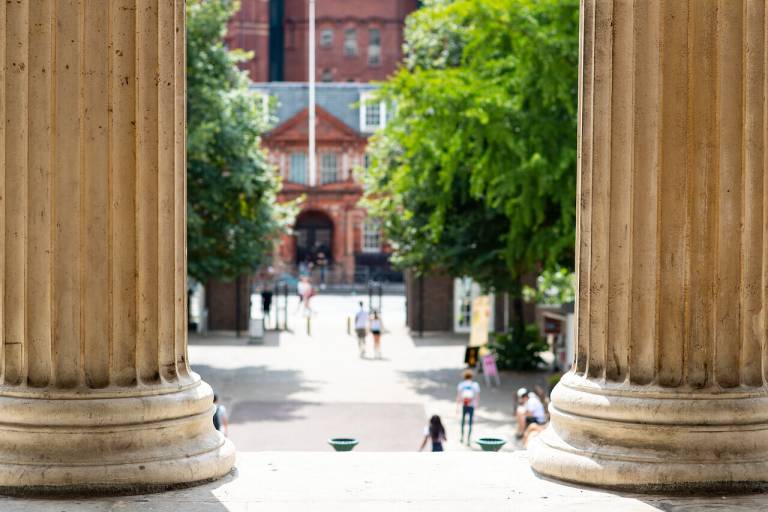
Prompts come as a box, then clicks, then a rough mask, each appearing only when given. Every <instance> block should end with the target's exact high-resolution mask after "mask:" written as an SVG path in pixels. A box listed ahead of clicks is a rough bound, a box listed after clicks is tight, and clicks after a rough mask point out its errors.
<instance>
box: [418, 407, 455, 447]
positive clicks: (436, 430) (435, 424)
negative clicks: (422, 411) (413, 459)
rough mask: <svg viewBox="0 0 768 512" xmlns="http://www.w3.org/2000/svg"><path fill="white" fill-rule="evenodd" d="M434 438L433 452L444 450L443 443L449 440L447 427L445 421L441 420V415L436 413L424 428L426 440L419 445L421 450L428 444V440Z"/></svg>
mask: <svg viewBox="0 0 768 512" xmlns="http://www.w3.org/2000/svg"><path fill="white" fill-rule="evenodd" d="M429 439H431V440H432V451H433V452H442V451H443V443H444V442H445V441H447V440H448V438H447V437H446V436H445V428H443V423H442V422H441V421H440V416H438V415H434V416H432V418H430V420H429V426H428V427H425V428H424V440H423V441H422V442H421V447H419V451H422V450H423V449H424V447H425V446H426V445H427V440H429Z"/></svg>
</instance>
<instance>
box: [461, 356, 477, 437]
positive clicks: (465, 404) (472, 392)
mask: <svg viewBox="0 0 768 512" xmlns="http://www.w3.org/2000/svg"><path fill="white" fill-rule="evenodd" d="M472 377H473V374H472V370H466V371H465V372H464V380H463V381H461V382H460V383H459V385H458V386H457V388H456V404H457V406H458V405H459V404H461V406H462V408H461V440H460V441H459V442H460V443H463V442H464V422H465V420H466V419H467V417H468V418H469V431H468V432H467V446H469V444H470V439H471V437H472V420H473V419H474V417H475V408H476V407H477V406H478V405H479V404H480V384H478V383H477V382H475V381H473V380H472Z"/></svg>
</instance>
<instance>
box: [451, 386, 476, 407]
mask: <svg viewBox="0 0 768 512" xmlns="http://www.w3.org/2000/svg"><path fill="white" fill-rule="evenodd" d="M456 391H457V392H458V393H459V396H460V397H462V400H463V398H464V396H465V395H466V396H467V397H471V398H472V407H477V402H478V400H479V399H480V384H478V383H477V382H475V381H473V380H463V381H461V382H460V383H459V385H458V386H457V387H456Z"/></svg>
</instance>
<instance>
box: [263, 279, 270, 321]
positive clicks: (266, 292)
mask: <svg viewBox="0 0 768 512" xmlns="http://www.w3.org/2000/svg"><path fill="white" fill-rule="evenodd" d="M261 314H262V316H263V317H264V323H265V325H268V320H269V321H271V320H272V290H270V289H269V288H267V287H266V286H264V287H263V288H262V289H261Z"/></svg>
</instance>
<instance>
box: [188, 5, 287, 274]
mask: <svg viewBox="0 0 768 512" xmlns="http://www.w3.org/2000/svg"><path fill="white" fill-rule="evenodd" d="M237 8H238V3H237V2H235V1H232V0H187V183H188V185H187V189H188V199H187V200H188V223H187V225H188V228H187V229H188V258H189V274H190V275H191V276H192V277H194V278H195V279H197V280H198V281H201V282H206V281H207V280H208V279H211V278H217V279H225V280H226V279H232V278H234V277H236V276H238V275H242V274H246V273H249V272H252V271H253V270H254V269H255V268H257V267H258V266H260V265H261V264H264V263H265V262H266V261H268V258H270V257H271V255H272V251H273V247H274V242H275V239H276V236H277V235H278V234H279V232H280V230H281V229H282V227H283V226H284V225H285V223H286V220H287V214H288V211H287V210H285V209H284V208H282V207H281V206H279V205H278V204H277V201H276V194H277V190H278V186H279V182H278V178H277V174H276V173H275V172H274V169H273V168H272V167H271V166H270V165H269V163H268V161H267V158H266V155H265V153H264V151H263V150H262V149H261V148H260V136H261V134H262V133H263V132H264V131H265V130H267V129H268V124H269V120H268V118H267V113H266V112H264V111H263V110H262V108H261V99H260V96H259V95H258V93H257V92H255V91H253V90H251V89H250V88H249V85H250V81H249V79H248V77H247V76H246V74H245V73H244V72H242V71H241V70H239V69H238V67H237V64H238V63H239V62H242V61H243V60H246V59H248V58H250V56H249V55H248V54H246V53H244V52H241V51H232V50H228V49H227V48H226V47H225V46H224V44H223V39H224V35H225V33H226V29H227V21H228V20H229V19H230V18H231V17H232V15H233V14H234V13H235V12H236V10H237Z"/></svg>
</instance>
